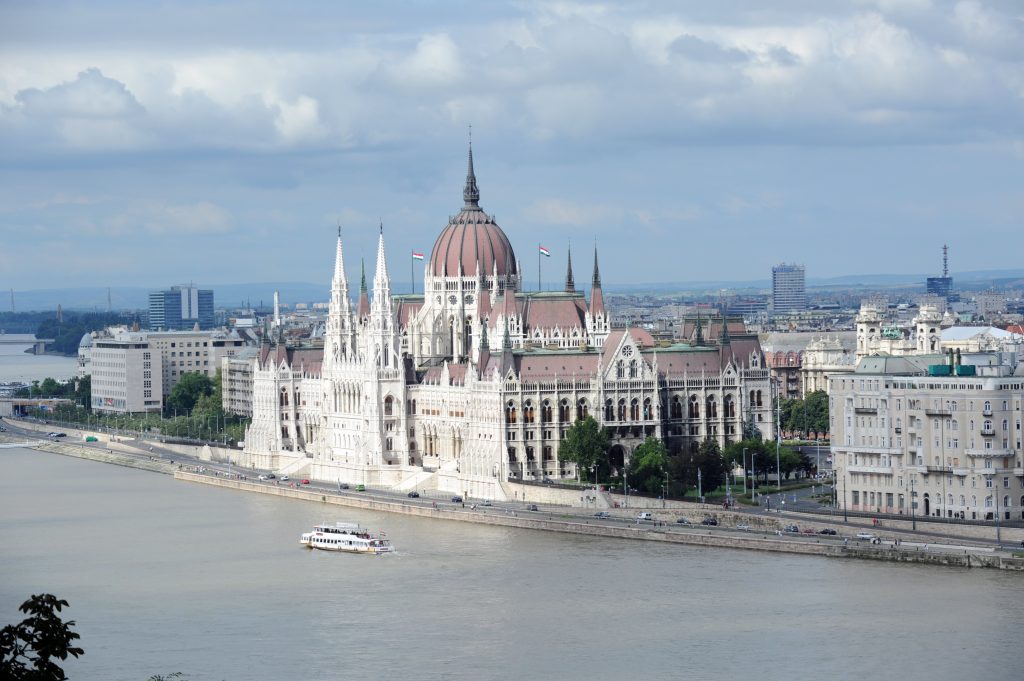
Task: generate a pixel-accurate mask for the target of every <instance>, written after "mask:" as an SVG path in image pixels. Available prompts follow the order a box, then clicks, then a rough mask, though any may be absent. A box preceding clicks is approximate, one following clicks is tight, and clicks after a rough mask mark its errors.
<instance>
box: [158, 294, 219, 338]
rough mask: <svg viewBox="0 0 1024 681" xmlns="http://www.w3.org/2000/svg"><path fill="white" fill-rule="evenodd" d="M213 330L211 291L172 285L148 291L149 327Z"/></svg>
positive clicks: (167, 329) (163, 329)
mask: <svg viewBox="0 0 1024 681" xmlns="http://www.w3.org/2000/svg"><path fill="white" fill-rule="evenodd" d="M196 324H198V325H199V328H200V329H212V328H213V324H214V320H213V291H211V290H209V289H198V288H194V287H191V286H172V287H171V288H170V289H168V290H166V291H153V292H152V293H150V294H149V328H150V329H152V330H154V331H175V330H192V329H194V328H195V326H196Z"/></svg>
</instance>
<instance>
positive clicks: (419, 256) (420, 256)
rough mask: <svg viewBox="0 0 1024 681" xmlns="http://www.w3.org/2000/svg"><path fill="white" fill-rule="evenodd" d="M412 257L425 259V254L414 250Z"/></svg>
mask: <svg viewBox="0 0 1024 681" xmlns="http://www.w3.org/2000/svg"><path fill="white" fill-rule="evenodd" d="M412 259H413V260H423V254H422V253H417V252H416V251H413V252H412Z"/></svg>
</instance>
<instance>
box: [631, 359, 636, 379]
mask: <svg viewBox="0 0 1024 681" xmlns="http://www.w3.org/2000/svg"><path fill="white" fill-rule="evenodd" d="M637 373H638V370H637V363H636V360H635V359H632V360H630V361H629V377H630V378H636V377H637Z"/></svg>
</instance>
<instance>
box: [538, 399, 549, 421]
mask: <svg viewBox="0 0 1024 681" xmlns="http://www.w3.org/2000/svg"><path fill="white" fill-rule="evenodd" d="M540 420H541V423H551V421H552V419H551V400H544V401H543V402H542V403H541V405H540Z"/></svg>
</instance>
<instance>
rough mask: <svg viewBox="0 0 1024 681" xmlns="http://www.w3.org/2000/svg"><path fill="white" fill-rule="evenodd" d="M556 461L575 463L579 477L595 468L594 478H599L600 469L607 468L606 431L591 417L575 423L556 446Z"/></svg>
mask: <svg viewBox="0 0 1024 681" xmlns="http://www.w3.org/2000/svg"><path fill="white" fill-rule="evenodd" d="M558 460H559V461H569V462H572V463H575V464H576V467H577V470H579V471H580V472H581V475H582V471H584V470H587V471H589V470H590V468H591V467H592V466H596V467H597V470H596V472H595V477H599V476H600V473H601V469H602V468H607V467H608V431H607V430H605V429H604V428H602V427H601V426H600V425H599V424H598V423H597V421H595V420H594V417H593V416H588V417H587V418H585V419H582V420H580V421H577V422H576V423H574V424H573V425H572V426H570V427H569V429H568V430H566V431H565V438H563V439H562V441H561V442H560V443H559V445H558ZM595 481H596V480H595Z"/></svg>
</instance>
